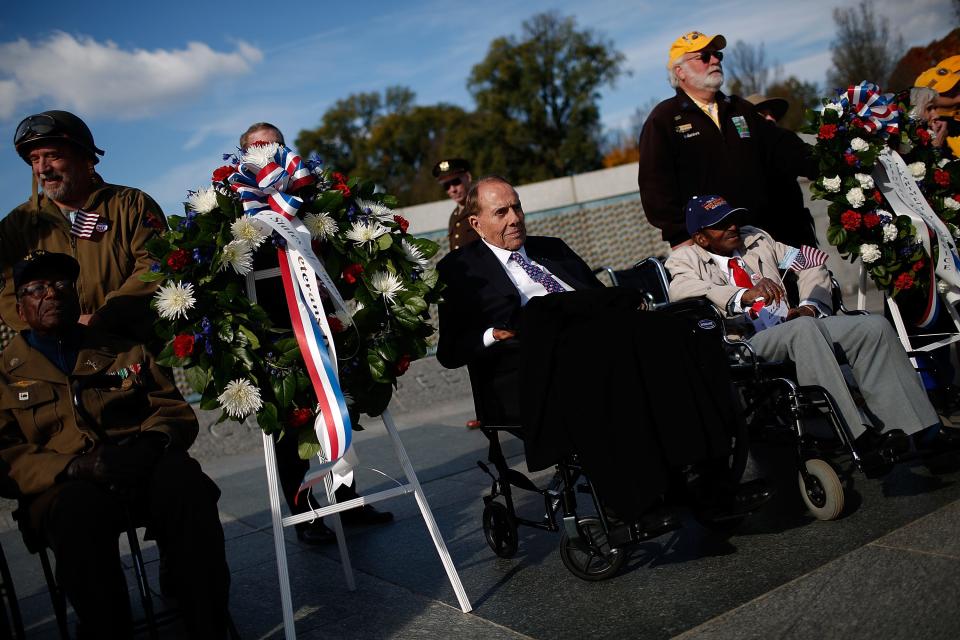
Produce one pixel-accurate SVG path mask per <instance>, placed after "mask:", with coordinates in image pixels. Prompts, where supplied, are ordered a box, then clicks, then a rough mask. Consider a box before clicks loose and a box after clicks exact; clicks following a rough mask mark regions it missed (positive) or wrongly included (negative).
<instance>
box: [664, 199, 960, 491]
mask: <svg viewBox="0 0 960 640" xmlns="http://www.w3.org/2000/svg"><path fill="white" fill-rule="evenodd" d="M743 213H745V210H744V209H736V208H733V207H732V206H730V205H729V204H728V203H727V202H726V201H725V200H724V199H723V198H722V197H720V196H710V195H708V196H699V197H696V198H693V199H691V200H690V202H689V203H688V205H687V209H686V223H687V230H688V232H689V233H690V236H691V238H692V239H693V241H694V244H693V245H690V246H687V247H683V248H681V249H679V250H677V251H674V252H673V253H672V254H671V255H670V257H669V258H668V259H667V262H666V267H667V269H668V270H669V272H670V274H671V277H672V280H671V282H670V299H671V300H683V299H687V298H695V297H700V296H705V297H706V298H707V299H708V300H709V301H710V302H712V303H713V304H714V305H715V306H716V308H717V309H718V311H719V312H720V313H721V314H722V315H723V316H724V317H725V319H726V326H727V330H728V332H730V333H734V334H738V335H739V336H740V337H741V338H743V339H744V340H746V341H748V342H749V345H750V346H751V347H752V349H753V350H754V351H755V352H756V354H757V355H758V356H759V357H760V358H762V359H765V360H773V361H782V360H786V359H789V360H790V361H792V362H793V364H794V365H795V370H796V373H795V375H796V380H797V383H799V385H801V387H807V388H810V389H816V390H825V391H826V393H827V394H828V395H829V398H830V402H829V404H830V405H831V408H832V409H835V411H836V412H837V413H839V415H840V416H841V417H842V422H843V423H845V429H844V431H845V432H846V434H848V435H849V436H850V437H852V439H853V442H852V448H853V452H854V454H855V457H856V458H858V459H859V461H860V466H861V468H862V470H863V471H864V472H866V473H867V474H868V475H875V474H876V475H879V474H882V473H883V472H885V471H887V470H889V469H890V468H891V467H892V463H893V462H896V461H898V460H900V459H902V458H903V457H904V456H905V455H906V454H907V453H908V452H909V451H910V450H911V449H912V450H914V451H915V452H917V453H919V454H920V455H921V456H922V458H923V460H924V461H925V462H930V461H931V460H934V459H937V458H938V457H940V456H941V454H944V453H948V452H950V451H953V450H955V449H957V448H958V445H960V431H958V430H956V429H950V428H947V427H944V426H942V424H941V422H940V419H939V417H938V415H937V413H936V411H935V410H934V408H933V407H932V406H931V404H930V401H929V399H928V398H927V395H926V393H925V391H924V389H923V387H922V385H921V382H920V379H919V377H918V376H917V374H916V372H915V371H914V370H913V367H912V366H911V364H910V361H909V359H908V357H907V354H906V353H905V352H904V350H903V347H902V345H901V343H900V341H899V340H898V339H897V336H896V334H895V333H894V331H893V328H892V327H891V326H890V324H889V323H888V322H887V321H886V320H885V319H884V318H883V317H882V316H875V315H870V314H865V315H833V308H832V294H831V293H832V292H831V277H830V274H829V272H828V271H827V270H826V268H825V267H824V266H823V261H824V260H825V258H826V256H825V254H822V255H818V252H817V251H816V250H810V249H809V248H801V250H797V249H793V248H791V247H787V246H786V245H783V244H781V243H779V242H776V241H775V240H774V239H773V238H771V237H770V236H769V235H768V234H767V233H766V232H764V231H762V230H760V229H757V228H754V227H750V226H742V227H741V226H740V225H739V224H738V220H739V219H740V216H741V214H743ZM819 253H822V252H819ZM818 258H820V259H818ZM787 269H794V270H795V271H797V272H798V283H799V292H800V298H801V300H800V304H799V305H798V306H796V307H791V306H790V305H789V303H788V302H787V299H786V296H785V293H784V288H783V281H782V277H783V273H784V271H785V270H787ZM838 357H839V358H841V359H842V360H843V361H845V362H846V363H847V364H849V366H850V368H851V370H852V374H853V378H854V379H855V382H856V386H857V387H858V389H859V393H860V394H861V395H862V397H863V400H864V401H865V404H866V407H865V409H864V411H863V412H862V413H861V411H860V410H859V408H858V406H857V403H856V401H855V400H854V397H853V395H852V394H851V391H850V388H849V387H848V385H847V382H846V380H845V377H844V373H843V371H842V369H841V363H840V362H839V361H838Z"/></svg>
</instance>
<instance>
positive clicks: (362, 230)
mask: <svg viewBox="0 0 960 640" xmlns="http://www.w3.org/2000/svg"><path fill="white" fill-rule="evenodd" d="M388 231H389V229H387V228H386V227H385V226H383V225H382V224H380V223H379V222H377V221H376V220H372V221H370V222H369V223H366V222H361V221H359V220H358V221H357V222H354V223H353V226H352V227H350V230H349V231H347V233H346V236H347V239H348V240H353V241H354V242H356V243H357V244H365V243H367V242H373V241H374V240H376V239H377V238H379V237H380V236H382V235H383V234H385V233H387V232H388Z"/></svg>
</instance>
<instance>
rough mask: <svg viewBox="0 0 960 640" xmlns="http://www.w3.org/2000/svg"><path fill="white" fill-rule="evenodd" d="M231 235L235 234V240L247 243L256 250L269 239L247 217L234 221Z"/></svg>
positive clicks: (231, 226)
mask: <svg viewBox="0 0 960 640" xmlns="http://www.w3.org/2000/svg"><path fill="white" fill-rule="evenodd" d="M230 233H232V234H233V239H234V240H239V241H240V242H246V243H247V244H249V245H250V246H251V247H253V248H254V249H256V248H257V247H259V246H260V245H261V244H263V241H264V240H266V239H267V236H266V234H265V233H263V232H262V231H260V229H258V228H257V226H256V225H255V224H253V223H252V222H251V221H250V218H248V217H247V216H243V217H240V218H237V219H236V220H234V221H233V223H232V224H231V225H230Z"/></svg>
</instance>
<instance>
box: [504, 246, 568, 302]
mask: <svg viewBox="0 0 960 640" xmlns="http://www.w3.org/2000/svg"><path fill="white" fill-rule="evenodd" d="M510 259H511V260H513V261H514V262H516V263H517V264H518V265H520V268H521V269H523V270H524V272H525V273H526V274H527V275H528V276H530V279H531V280H533V281H534V282H536V283H538V284H540V285H542V286H543V288H544V289H546V290H547V293H563V292H564V291H566V289H564V288H563V285H561V284H560V283H559V282H557V281H556V279H555V278H554V277H553V276H551V275H550V274H549V273H547V272H546V271H544V270H543V269H541V268H540V267H538V266H536V265H534V264H530V262H529V261H527V260H526V259H524V257H523V256H522V255H520V254H519V253H517V252H516V251H514V252H513V253H511V254H510Z"/></svg>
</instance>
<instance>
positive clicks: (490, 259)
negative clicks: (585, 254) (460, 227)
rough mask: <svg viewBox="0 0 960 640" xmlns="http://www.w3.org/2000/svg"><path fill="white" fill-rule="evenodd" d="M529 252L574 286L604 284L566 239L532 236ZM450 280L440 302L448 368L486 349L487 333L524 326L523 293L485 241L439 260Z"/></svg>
mask: <svg viewBox="0 0 960 640" xmlns="http://www.w3.org/2000/svg"><path fill="white" fill-rule="evenodd" d="M524 247H525V248H526V251H527V255H528V256H529V257H530V258H531V259H532V260H535V261H537V262H538V263H540V264H542V265H543V266H544V267H546V268H547V269H548V270H549V271H550V273H552V274H554V275H555V276H557V277H558V278H560V279H561V280H563V281H564V282H566V283H567V284H568V285H570V286H571V287H573V288H574V289H576V290H581V289H595V288H600V287H603V285H602V284H601V283H600V281H599V280H597V278H596V276H594V275H593V272H592V271H591V270H590V267H588V266H587V263H585V262H584V261H583V260H582V259H581V258H580V256H578V255H577V254H576V253H574V252H573V250H572V249H570V247H568V246H567V245H566V244H565V243H564V242H563V240H560V239H559V238H548V237H544V236H529V237H528V238H527V241H526V243H525V244H524ZM437 271H438V272H439V273H440V280H441V281H442V282H443V283H444V284H445V285H446V287H445V289H444V291H443V302H442V303H441V304H440V342H439V344H438V345H437V360H439V361H440V364H442V365H443V366H445V367H447V368H448V369H455V368H457V367H462V366H463V365H465V364H469V363H470V362H471V361H472V360H474V359H475V358H477V357H478V356H481V355H483V352H484V350H485V348H484V346H483V333H484V331H486V330H487V329H489V328H490V327H494V328H496V329H513V330H518V329H519V328H520V310H521V307H520V294H519V293H518V292H517V288H516V287H515V286H514V284H513V282H512V281H511V280H510V277H509V276H508V275H507V273H506V272H505V271H504V269H503V265H502V264H500V261H499V260H498V259H497V256H495V255H494V253H493V252H492V251H491V250H490V248H489V247H487V245H486V244H484V243H483V241H479V242H474V243H473V244H470V245H467V246H465V247H462V248H461V249H458V250H457V251H453V252H451V253H449V254H447V255H446V256H445V257H444V258H443V260H441V261H440V263H439V264H438V265H437Z"/></svg>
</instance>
